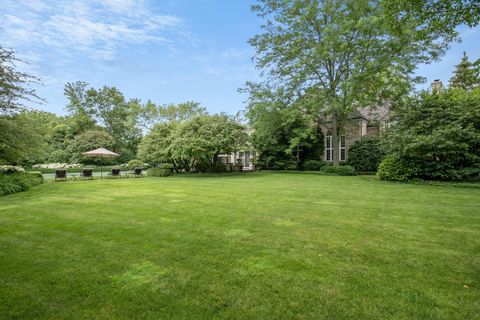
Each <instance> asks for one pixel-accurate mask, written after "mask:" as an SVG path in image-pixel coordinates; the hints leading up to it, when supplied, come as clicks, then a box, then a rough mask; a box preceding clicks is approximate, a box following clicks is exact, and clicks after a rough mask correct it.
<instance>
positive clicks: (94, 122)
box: [65, 81, 141, 161]
mask: <svg viewBox="0 0 480 320" xmlns="http://www.w3.org/2000/svg"><path fill="white" fill-rule="evenodd" d="M87 88H88V84H87V83H85V82H80V81H78V82H74V83H67V84H66V85H65V95H66V96H67V97H68V98H69V104H68V105H67V106H66V109H67V110H68V111H69V112H70V124H71V127H72V130H73V131H74V134H75V135H78V134H80V133H82V132H85V131H88V130H93V129H95V128H96V127H97V126H98V125H102V126H103V127H104V128H105V130H106V131H107V132H108V134H109V135H110V136H111V137H112V138H113V139H114V141H115V143H114V144H113V145H112V147H113V149H114V151H116V152H119V153H120V154H121V155H122V157H121V160H124V161H125V160H129V159H132V158H133V157H134V155H135V153H136V149H137V145H138V143H139V141H140V139H141V131H140V129H139V128H138V126H137V118H138V114H139V105H140V103H139V101H138V100H136V99H131V100H128V101H127V100H126V99H125V97H124V95H123V94H122V93H121V92H120V91H119V90H118V89H117V88H115V87H107V86H104V87H102V88H101V89H94V88H90V89H87Z"/></svg>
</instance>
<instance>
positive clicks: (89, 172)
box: [82, 169, 93, 179]
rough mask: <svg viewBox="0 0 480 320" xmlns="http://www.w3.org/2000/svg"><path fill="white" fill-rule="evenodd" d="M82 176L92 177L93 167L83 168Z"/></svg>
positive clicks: (84, 177)
mask: <svg viewBox="0 0 480 320" xmlns="http://www.w3.org/2000/svg"><path fill="white" fill-rule="evenodd" d="M82 177H83V179H93V169H83V170H82Z"/></svg>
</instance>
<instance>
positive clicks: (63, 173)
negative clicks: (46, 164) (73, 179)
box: [55, 169, 67, 181]
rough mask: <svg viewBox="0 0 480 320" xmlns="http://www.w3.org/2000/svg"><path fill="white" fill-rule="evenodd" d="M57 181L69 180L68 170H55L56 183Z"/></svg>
mask: <svg viewBox="0 0 480 320" xmlns="http://www.w3.org/2000/svg"><path fill="white" fill-rule="evenodd" d="M56 180H65V181H66V180H67V170H66V169H55V181H56Z"/></svg>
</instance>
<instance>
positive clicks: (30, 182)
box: [0, 173, 43, 196]
mask: <svg viewBox="0 0 480 320" xmlns="http://www.w3.org/2000/svg"><path fill="white" fill-rule="evenodd" d="M42 182H43V177H42V175H41V174H38V173H34V174H30V173H9V174H4V173H2V174H0V196H3V195H7V194H12V193H16V192H21V191H26V190H28V189H30V188H31V187H33V186H36V185H39V184H41V183H42Z"/></svg>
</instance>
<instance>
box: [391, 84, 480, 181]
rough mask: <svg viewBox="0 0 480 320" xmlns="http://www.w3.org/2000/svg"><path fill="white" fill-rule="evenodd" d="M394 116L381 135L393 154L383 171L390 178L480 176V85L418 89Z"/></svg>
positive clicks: (446, 178) (397, 109) (443, 178)
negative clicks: (387, 128)
mask: <svg viewBox="0 0 480 320" xmlns="http://www.w3.org/2000/svg"><path fill="white" fill-rule="evenodd" d="M393 120H394V121H393V125H392V127H391V128H390V129H389V130H388V132H387V134H386V136H385V138H386V141H387V142H388V146H389V148H390V152H391V153H392V154H393V157H394V158H389V160H388V161H386V163H388V165H385V164H384V165H383V169H384V170H383V171H382V172H387V171H388V172H395V173H396V175H397V176H396V177H395V176H394V177H390V178H389V179H399V177H401V178H402V179H410V178H423V179H442V180H453V179H465V178H477V179H478V178H480V89H474V90H471V91H465V90H461V89H456V88H451V89H448V90H443V91H440V92H434V93H432V92H422V93H421V94H419V95H417V96H415V97H412V98H411V99H409V100H407V102H406V103H404V104H401V105H398V106H397V108H396V110H395V118H394V119H393ZM392 159H394V160H392ZM390 161H393V162H391V163H390ZM387 169H388V170H387ZM386 178H388V177H386Z"/></svg>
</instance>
